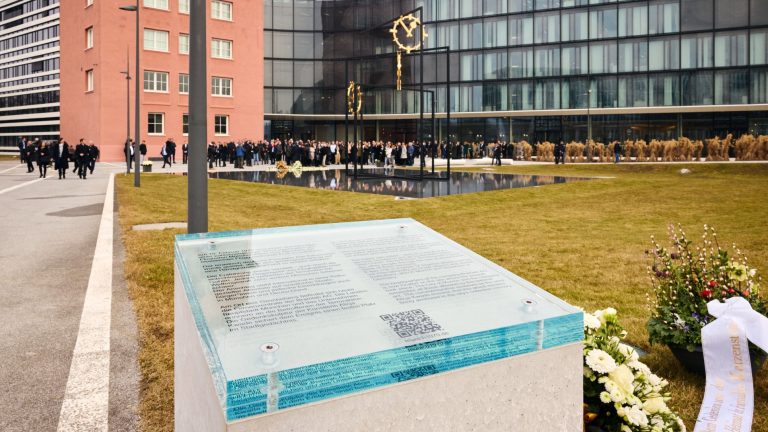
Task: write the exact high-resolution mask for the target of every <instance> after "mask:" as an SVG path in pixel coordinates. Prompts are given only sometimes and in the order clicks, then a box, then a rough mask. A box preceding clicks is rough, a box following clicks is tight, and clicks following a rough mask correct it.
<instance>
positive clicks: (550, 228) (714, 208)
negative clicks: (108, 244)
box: [117, 164, 768, 432]
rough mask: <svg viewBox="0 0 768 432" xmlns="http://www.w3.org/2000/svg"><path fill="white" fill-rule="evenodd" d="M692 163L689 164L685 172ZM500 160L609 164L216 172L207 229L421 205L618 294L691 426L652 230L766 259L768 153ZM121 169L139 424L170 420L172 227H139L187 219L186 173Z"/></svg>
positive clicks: (471, 234) (546, 282) (521, 256)
mask: <svg viewBox="0 0 768 432" xmlns="http://www.w3.org/2000/svg"><path fill="white" fill-rule="evenodd" d="M684 167H687V168H689V169H690V170H691V171H692V173H691V174H688V175H685V176H683V175H681V174H679V171H680V169H682V168H684ZM496 171H497V172H510V173H511V172H514V173H521V174H549V175H551V174H563V175H571V176H609V177H614V178H612V179H601V180H592V181H588V182H576V183H567V184H558V185H551V186H546V187H541V188H527V189H517V190H505V191H495V192H486V193H480V194H469V195H456V196H450V197H444V198H433V199H425V200H412V201H395V200H393V199H392V197H386V196H377V195H367V194H356V193H347V192H331V191H319V190H312V189H305V188H296V187H287V186H271V185H263V184H255V183H245V182H237V181H227V180H211V181H210V182H209V209H210V210H209V221H210V230H211V231H224V230H233V229H249V228H260V227H273V226H288V225H303V224H320V223H330V222H346V221H358V220H369V219H385V218H396V217H413V218H415V219H417V220H419V221H420V222H422V223H424V224H426V225H428V226H430V227H431V228H433V229H435V230H437V231H439V232H441V233H442V234H444V235H446V236H448V237H450V238H451V239H453V240H455V241H457V242H459V243H461V244H462V245H464V246H466V247H468V248H470V249H472V250H474V251H476V252H477V253H479V254H481V255H483V256H485V257H486V258H488V259H490V260H492V261H494V262H496V263H498V264H500V265H502V266H504V267H505V268H507V269H509V270H510V271H512V272H514V273H516V274H518V275H520V276H521V277H523V278H525V279H528V280H530V281H531V282H533V283H535V284H536V285H538V286H540V287H542V288H544V289H545V290H547V291H549V292H551V293H553V294H554V295H557V296H559V297H561V298H563V299H564V300H566V301H568V302H570V303H572V304H575V305H578V306H582V307H584V308H585V309H587V310H594V309H598V308H605V307H608V306H612V307H615V308H616V309H617V310H618V311H619V314H620V319H621V322H622V324H623V325H624V326H625V327H626V329H627V330H628V331H629V334H630V337H629V341H630V342H632V343H634V344H636V345H639V346H640V347H642V348H643V349H646V350H648V351H649V356H648V357H647V358H646V361H647V362H648V364H649V365H650V366H651V368H652V369H653V370H654V371H655V372H657V373H658V374H660V375H661V376H664V377H666V378H668V379H669V381H670V383H671V385H670V389H671V390H672V392H673V396H674V400H673V401H672V403H671V405H672V407H674V408H675V409H677V410H678V411H679V412H680V413H681V415H682V416H683V418H684V419H685V422H686V424H687V426H688V427H689V428H690V429H691V430H692V429H693V423H694V420H695V418H696V415H697V414H698V408H699V405H700V401H701V399H702V397H703V387H704V382H703V379H701V378H698V377H695V376H693V375H690V374H688V373H686V372H685V371H684V370H682V369H681V367H680V366H679V365H678V363H677V362H676V360H675V359H674V358H673V357H672V354H671V353H670V352H669V351H668V350H667V349H666V347H663V346H653V347H651V346H649V345H648V342H647V337H648V335H647V332H646V330H645V322H646V320H647V318H648V315H649V313H648V310H647V307H646V294H647V293H649V292H650V284H649V282H648V280H647V277H646V274H645V266H646V261H645V257H644V255H643V251H644V250H645V249H647V248H648V247H649V237H650V236H651V235H656V236H657V237H664V236H665V234H666V225H667V224H669V223H678V222H679V223H682V224H683V225H684V226H685V227H686V228H687V231H688V233H689V234H690V235H691V237H692V238H696V236H697V235H698V234H699V232H700V230H701V227H702V226H703V225H704V224H705V223H706V224H709V225H712V226H714V227H716V228H717V230H718V237H719V238H720V239H722V240H725V241H727V242H729V243H730V242H735V243H736V244H738V246H739V247H740V248H741V249H742V250H743V251H744V252H745V253H746V254H747V256H749V258H750V260H751V264H752V265H753V266H755V267H757V268H758V269H760V270H762V272H763V274H764V275H766V272H768V248H766V247H765V244H766V240H768V224H766V217H765V215H766V213H768V199H766V190H768V165H764V164H707V165H697V164H691V165H677V164H676V165H650V164H649V165H618V166H614V165H565V166H554V165H547V166H527V167H517V166H513V167H503V168H498V169H496ZM142 178H143V180H142V187H141V188H140V189H134V188H133V185H132V184H133V183H132V181H133V180H132V179H133V177H126V176H118V177H117V193H118V199H119V203H120V223H121V229H122V235H123V240H124V241H125V245H126V252H127V256H126V277H127V279H128V283H129V286H130V292H131V296H132V298H133V301H134V306H135V309H136V311H137V314H138V323H139V333H140V354H139V356H140V368H141V373H142V382H141V404H140V416H141V427H142V430H144V431H171V430H173V421H172V418H173V235H174V234H177V233H181V231H179V230H166V231H163V232H161V233H158V232H134V231H130V229H131V227H132V226H133V225H136V224H144V223H155V222H174V221H184V220H186V208H187V183H186V177H182V176H168V175H160V174H155V175H145V176H143V177H142ZM766 412H768V368H765V369H764V370H762V371H761V372H760V373H759V375H758V376H757V377H756V404H755V414H756V415H755V424H754V427H753V431H756V432H768V416H766V415H765V414H761V413H766Z"/></svg>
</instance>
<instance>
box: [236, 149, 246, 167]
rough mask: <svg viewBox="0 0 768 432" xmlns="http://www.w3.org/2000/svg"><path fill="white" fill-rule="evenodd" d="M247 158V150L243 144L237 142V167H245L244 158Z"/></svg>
mask: <svg viewBox="0 0 768 432" xmlns="http://www.w3.org/2000/svg"><path fill="white" fill-rule="evenodd" d="M244 159H245V150H244V149H243V145H242V144H240V143H237V146H235V168H236V169H237V168H239V169H245V167H244V166H243V160H244Z"/></svg>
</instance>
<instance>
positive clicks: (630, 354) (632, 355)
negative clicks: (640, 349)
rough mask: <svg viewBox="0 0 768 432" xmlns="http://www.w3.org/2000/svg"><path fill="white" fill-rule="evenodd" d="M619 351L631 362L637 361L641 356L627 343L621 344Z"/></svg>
mask: <svg viewBox="0 0 768 432" xmlns="http://www.w3.org/2000/svg"><path fill="white" fill-rule="evenodd" d="M619 352H620V353H621V354H622V355H623V356H624V357H626V358H627V359H628V360H629V361H630V362H635V361H637V360H638V359H639V358H640V356H639V355H638V354H637V351H636V350H635V349H634V348H632V347H631V346H629V345H627V344H625V343H620V344H619ZM630 367H631V366H630Z"/></svg>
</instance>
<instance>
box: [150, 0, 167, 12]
mask: <svg viewBox="0 0 768 432" xmlns="http://www.w3.org/2000/svg"><path fill="white" fill-rule="evenodd" d="M144 7H148V8H153V9H164V10H168V0H144Z"/></svg>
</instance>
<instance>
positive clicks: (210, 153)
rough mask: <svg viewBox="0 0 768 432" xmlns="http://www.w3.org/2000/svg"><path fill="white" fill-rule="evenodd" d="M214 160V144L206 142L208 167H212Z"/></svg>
mask: <svg viewBox="0 0 768 432" xmlns="http://www.w3.org/2000/svg"><path fill="white" fill-rule="evenodd" d="M215 161H216V144H214V143H213V142H211V143H210V144H208V169H213V163H214V162H215Z"/></svg>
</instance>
